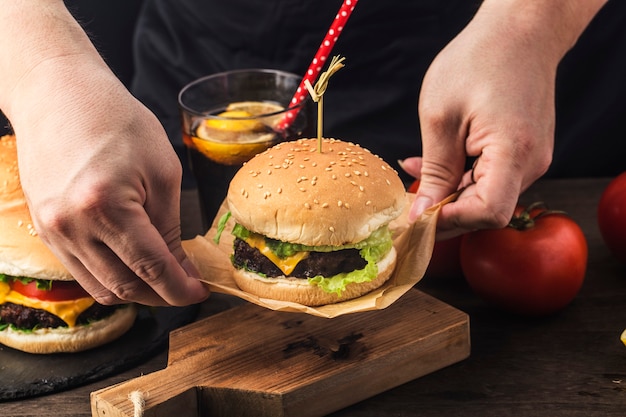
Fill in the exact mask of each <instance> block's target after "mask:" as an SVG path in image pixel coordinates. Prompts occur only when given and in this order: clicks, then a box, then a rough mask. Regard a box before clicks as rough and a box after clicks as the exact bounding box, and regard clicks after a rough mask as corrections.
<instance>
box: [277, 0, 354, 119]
mask: <svg viewBox="0 0 626 417" xmlns="http://www.w3.org/2000/svg"><path fill="white" fill-rule="evenodd" d="M358 1H359V0H344V1H343V4H342V5H341V7H340V8H339V11H338V12H337V15H336V16H335V20H334V21H333V23H332V25H331V26H330V29H328V32H326V36H324V40H323V41H322V44H321V45H320V47H319V49H318V50H317V53H316V54H315V57H314V58H313V61H311V65H309V69H308V70H307V72H306V74H305V75H304V77H303V78H302V81H301V82H300V85H299V86H298V89H297V90H296V93H295V94H294V96H293V98H292V99H291V103H290V107H294V106H297V105H298V104H300V103H302V101H303V100H304V99H305V98H306V97H307V95H308V91H307V89H306V87H305V86H304V83H305V82H306V81H307V80H308V81H309V82H310V83H311V85H315V80H316V79H317V76H318V75H319V74H320V72H321V71H322V67H323V66H324V63H325V62H326V59H327V58H328V56H329V55H330V52H331V51H332V49H333V47H334V46H335V43H337V38H339V35H340V34H341V31H342V30H343V28H344V26H345V25H346V22H347V21H348V18H349V17H350V14H351V13H352V11H353V10H354V6H356V4H357V2H358ZM299 110H300V109H299V108H297V109H293V110H291V111H288V112H287V113H285V116H284V117H283V120H282V121H281V122H280V123H279V124H278V129H279V130H281V131H282V130H285V129H287V127H289V125H290V124H291V122H292V121H293V120H294V119H295V117H296V115H297V114H298V111H299Z"/></svg>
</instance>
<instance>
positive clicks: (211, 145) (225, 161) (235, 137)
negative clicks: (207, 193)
mask: <svg viewBox="0 0 626 417" xmlns="http://www.w3.org/2000/svg"><path fill="white" fill-rule="evenodd" d="M260 104H262V103H260ZM218 116H220V117H221V118H212V119H206V120H204V122H203V123H202V124H201V125H200V126H198V128H197V130H196V135H195V136H194V137H192V142H193V144H194V146H195V148H196V149H197V150H198V151H200V152H201V153H202V154H204V155H205V156H206V157H207V158H209V159H211V160H213V161H215V162H217V163H218V164H222V165H239V164H242V163H244V162H246V161H247V160H249V159H250V158H252V157H253V156H254V155H256V154H257V153H259V152H262V151H264V150H265V149H267V148H268V147H269V146H271V145H272V142H273V140H274V138H275V137H276V135H275V133H274V132H273V131H271V129H270V128H269V127H267V126H266V125H265V124H264V123H261V122H260V121H258V120H255V119H251V117H254V116H255V115H254V114H252V113H251V112H249V111H247V110H243V109H235V110H233V109H231V110H226V111H224V112H222V113H220V114H218Z"/></svg>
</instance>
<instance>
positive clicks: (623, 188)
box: [598, 172, 626, 263]
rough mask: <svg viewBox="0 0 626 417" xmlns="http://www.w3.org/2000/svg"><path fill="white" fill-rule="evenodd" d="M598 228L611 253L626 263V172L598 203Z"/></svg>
mask: <svg viewBox="0 0 626 417" xmlns="http://www.w3.org/2000/svg"><path fill="white" fill-rule="evenodd" d="M598 228H599V229H600V234H601V235H602V238H603V239H604V243H605V244H606V246H607V247H608V248H609V250H610V251H611V253H612V254H613V255H614V256H615V257H616V258H617V259H619V260H620V261H621V262H623V263H626V172H624V173H622V174H620V175H618V176H617V177H615V178H614V179H613V180H612V181H611V182H610V183H609V185H607V187H606V188H605V189H604V192H603V193H602V196H601V197H600V202H599V203H598Z"/></svg>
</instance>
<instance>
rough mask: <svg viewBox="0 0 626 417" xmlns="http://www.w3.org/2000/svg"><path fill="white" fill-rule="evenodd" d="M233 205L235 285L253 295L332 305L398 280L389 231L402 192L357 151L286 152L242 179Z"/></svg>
mask: <svg viewBox="0 0 626 417" xmlns="http://www.w3.org/2000/svg"><path fill="white" fill-rule="evenodd" d="M226 200H227V203H228V209H229V213H230V214H229V215H230V216H232V218H233V220H234V222H235V226H234V228H233V230H232V234H233V236H234V238H235V239H234V243H233V254H232V256H231V260H232V264H233V265H234V267H235V270H234V280H235V281H236V283H237V285H238V286H239V288H241V289H242V290H244V291H246V292H248V293H250V294H254V295H257V296H259V297H262V298H268V299H274V300H281V301H290V302H295V303H299V304H302V305H307V306H319V305H326V304H331V303H337V302H340V301H345V300H349V299H352V298H356V297H359V296H361V295H364V294H366V293H368V292H370V291H372V290H374V289H376V288H378V287H380V286H381V285H383V284H384V283H385V282H386V281H387V280H388V279H389V278H390V277H391V275H392V273H393V270H394V268H395V264H396V258H397V253H396V250H395V249H394V247H393V241H392V235H391V232H390V230H389V228H388V224H389V222H391V221H392V220H393V219H395V218H397V217H398V216H399V215H400V213H401V212H402V209H403V207H404V204H405V188H404V184H403V183H402V181H401V180H400V178H399V176H398V173H397V172H396V171H395V170H394V169H393V168H392V167H391V166H390V165H389V164H387V163H386V162H385V161H383V160H382V159H381V158H380V157H378V156H376V155H374V154H372V153H371V152H370V151H368V150H366V149H365V148H362V147H360V146H359V145H356V144H353V143H348V142H344V141H341V140H336V139H323V140H322V141H321V142H318V139H300V140H297V141H292V142H284V143H280V144H278V145H276V146H274V147H272V148H270V149H268V150H266V151H264V152H262V153H260V154H258V155H256V156H255V157H254V158H252V159H251V160H250V161H248V162H247V163H246V164H245V165H244V166H243V167H242V168H241V169H240V170H239V171H238V172H237V173H236V174H235V176H234V178H233V179H232V181H231V183H230V186H229V189H228V193H227V196H226ZM223 223H224V222H222V224H223Z"/></svg>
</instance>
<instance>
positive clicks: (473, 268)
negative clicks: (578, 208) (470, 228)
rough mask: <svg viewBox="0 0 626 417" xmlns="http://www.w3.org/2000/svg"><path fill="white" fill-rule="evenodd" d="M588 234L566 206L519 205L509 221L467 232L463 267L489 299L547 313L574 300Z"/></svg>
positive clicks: (508, 306) (513, 309)
mask: <svg viewBox="0 0 626 417" xmlns="http://www.w3.org/2000/svg"><path fill="white" fill-rule="evenodd" d="M587 255H588V249H587V240H586V238H585V235H584V234H583V232H582V230H581V229H580V227H579V226H578V224H576V222H574V220H572V219H571V218H570V217H568V216H567V215H565V214H564V213H562V212H551V211H548V210H545V208H541V209H538V208H536V206H535V205H532V206H529V208H528V209H524V208H523V207H518V210H517V211H516V214H515V215H514V216H513V218H512V219H511V222H510V223H509V225H508V226H507V227H505V228H503V229H497V230H479V231H475V232H471V233H467V234H466V235H464V237H463V241H462V242H461V267H462V268H463V273H464V275H465V278H466V280H467V282H468V284H469V285H470V287H471V288H472V289H473V290H474V292H475V293H476V294H477V295H478V296H479V297H481V298H482V299H483V300H485V301H486V302H487V303H489V304H491V305H493V306H495V307H497V308H500V309H502V310H505V311H509V312H512V313H516V314H520V315H528V316H543V315H548V314H551V313H555V312H557V311H558V310H561V309H562V308H564V307H565V306H566V305H568V304H569V303H570V302H571V301H572V300H573V299H574V297H575V296H576V294H577V293H578V291H579V290H580V287H581V286H582V283H583V280H584V277H585V271H586V268H587Z"/></svg>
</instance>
